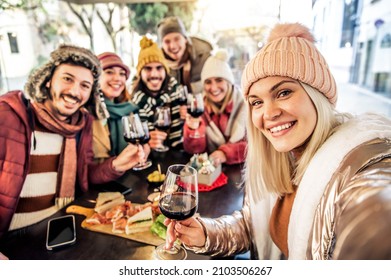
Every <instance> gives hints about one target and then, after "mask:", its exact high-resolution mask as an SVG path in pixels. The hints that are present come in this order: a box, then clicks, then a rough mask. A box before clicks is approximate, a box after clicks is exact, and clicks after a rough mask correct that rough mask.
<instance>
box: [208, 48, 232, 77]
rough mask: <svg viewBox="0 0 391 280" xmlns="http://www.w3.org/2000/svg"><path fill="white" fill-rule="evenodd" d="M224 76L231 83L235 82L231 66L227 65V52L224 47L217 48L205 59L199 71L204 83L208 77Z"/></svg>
mask: <svg viewBox="0 0 391 280" xmlns="http://www.w3.org/2000/svg"><path fill="white" fill-rule="evenodd" d="M216 77H219V78H224V79H226V80H227V81H228V82H230V83H231V84H234V83H235V79H234V75H233V74H232V70H231V67H229V65H228V52H227V51H226V50H225V49H219V50H217V51H216V53H215V54H214V55H212V56H210V57H208V59H207V60H206V61H205V64H204V67H203V68H202V71H201V81H202V84H204V82H205V80H206V79H209V78H216Z"/></svg>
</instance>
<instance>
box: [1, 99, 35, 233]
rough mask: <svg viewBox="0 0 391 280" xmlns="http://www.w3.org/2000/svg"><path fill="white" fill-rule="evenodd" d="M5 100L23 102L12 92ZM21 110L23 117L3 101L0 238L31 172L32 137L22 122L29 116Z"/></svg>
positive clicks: (22, 108)
mask: <svg viewBox="0 0 391 280" xmlns="http://www.w3.org/2000/svg"><path fill="white" fill-rule="evenodd" d="M20 94H21V93H20ZM20 94H19V95H20ZM3 97H4V98H7V99H8V100H12V101H9V102H14V104H18V103H21V102H18V100H17V97H16V95H15V94H12V93H11V94H7V95H4V96H3ZM14 106H16V105H14ZM18 108H19V110H18V111H19V112H20V114H24V115H23V116H21V115H18V114H17V113H16V111H15V110H17V109H15V108H11V107H10V106H9V104H7V102H3V100H1V101H0V127H1V129H0V237H1V236H2V235H3V234H4V233H5V232H7V231H8V227H9V225H10V222H11V219H12V216H13V214H14V212H15V209H16V206H17V203H18V200H19V196H20V192H21V190H22V186H23V183H24V180H25V177H26V173H27V170H28V167H27V166H28V162H27V156H26V155H27V153H28V151H29V143H30V138H29V137H26V135H29V133H27V131H28V126H27V125H26V122H24V121H23V117H24V118H25V119H27V114H26V109H25V108H24V107H22V105H21V104H20V105H19V107H18Z"/></svg>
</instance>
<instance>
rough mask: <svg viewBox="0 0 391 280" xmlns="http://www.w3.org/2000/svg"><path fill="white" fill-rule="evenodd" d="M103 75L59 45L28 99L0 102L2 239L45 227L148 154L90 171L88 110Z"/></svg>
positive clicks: (138, 151)
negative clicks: (78, 196) (95, 187)
mask: <svg viewBox="0 0 391 280" xmlns="http://www.w3.org/2000/svg"><path fill="white" fill-rule="evenodd" d="M100 72H101V68H100V62H99V60H98V59H97V57H96V56H95V55H94V54H93V53H92V52H91V51H89V50H87V49H84V48H81V47H77V46H72V45H61V46H60V47H59V48H57V49H56V50H54V51H53V52H52V53H51V56H50V60H49V61H48V62H47V63H46V64H45V65H43V66H42V67H41V68H39V69H37V70H36V71H35V72H33V73H32V74H31V76H30V77H29V80H28V82H27V83H26V85H25V92H24V93H23V92H22V91H19V90H16V91H11V92H8V93H7V94H5V95H3V96H1V97H0V127H1V130H0V162H1V163H2V164H1V165H0V217H1V219H0V237H1V236H2V235H4V234H5V233H6V232H7V231H11V230H18V229H20V228H24V227H26V226H29V225H31V224H34V223H37V222H39V221H42V220H43V219H46V218H47V217H49V216H51V215H52V214H54V213H55V212H57V211H58V210H59V209H61V208H62V207H64V206H65V205H67V204H68V203H70V202H71V201H73V200H74V198H75V195H76V194H77V193H78V190H81V191H87V190H88V186H89V184H101V183H105V182H109V181H112V180H114V179H116V178H118V177H119V176H121V175H122V174H123V173H124V172H125V171H126V170H128V169H130V168H132V167H133V166H134V165H136V164H137V163H138V162H140V161H143V160H144V159H145V154H147V153H149V149H146V151H144V149H143V148H138V147H137V146H135V145H129V146H128V147H127V148H125V150H124V151H123V152H122V153H121V154H120V155H118V156H117V157H113V158H109V159H107V160H106V161H105V162H103V163H101V164H95V163H93V152H92V130H91V125H92V116H91V115H90V114H89V113H88V112H87V110H86V108H85V107H86V106H88V105H93V103H94V98H95V97H96V96H97V95H98V94H99V93H98V79H99V75H100ZM0 242H1V240H0Z"/></svg>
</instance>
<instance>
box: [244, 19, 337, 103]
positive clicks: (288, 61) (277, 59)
mask: <svg viewBox="0 0 391 280" xmlns="http://www.w3.org/2000/svg"><path fill="white" fill-rule="evenodd" d="M314 43H315V39H314V37H313V36H312V34H311V32H310V31H309V29H308V28H307V27H305V26H304V25H302V24H299V23H286V24H277V25H276V26H275V27H274V28H273V29H272V30H271V32H270V35H269V38H268V41H267V44H266V45H265V46H264V47H262V49H260V50H259V51H258V52H257V54H256V55H255V56H254V57H253V58H252V59H251V60H250V61H249V63H248V64H247V65H246V67H245V69H244V71H243V75H242V90H243V94H244V97H245V98H246V97H247V95H248V92H249V90H250V87H251V85H252V84H253V83H255V82H256V81H258V80H260V79H262V78H266V77H270V76H283V77H290V78H292V79H295V80H298V81H301V82H303V83H305V84H308V85H309V86H312V87H313V88H315V89H317V90H318V91H320V92H321V93H323V94H324V95H325V96H326V97H327V98H328V100H329V102H330V103H331V104H332V105H334V106H335V103H336V102H337V87H336V84H335V80H334V77H333V75H332V74H331V72H330V69H329V67H328V65H327V62H326V60H325V59H324V57H323V56H322V54H321V53H320V52H319V51H318V49H317V48H316V46H315V45H314Z"/></svg>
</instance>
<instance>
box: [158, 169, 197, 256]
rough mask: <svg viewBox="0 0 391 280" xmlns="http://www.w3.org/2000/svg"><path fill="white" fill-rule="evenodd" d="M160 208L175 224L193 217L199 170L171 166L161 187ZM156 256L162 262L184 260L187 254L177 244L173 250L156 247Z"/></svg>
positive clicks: (162, 245) (163, 246) (160, 246)
mask: <svg viewBox="0 0 391 280" xmlns="http://www.w3.org/2000/svg"><path fill="white" fill-rule="evenodd" d="M159 208H160V211H161V212H162V214H163V215H164V216H165V217H167V218H169V219H171V220H173V221H172V222H173V223H175V221H181V220H185V219H188V218H190V217H192V216H193V215H194V213H196V211H197V208H198V179H197V170H195V169H194V168H193V167H191V166H189V165H184V164H174V165H171V166H169V167H168V170H167V173H166V178H165V180H164V183H163V185H162V186H161V191H160V198H159ZM155 256H156V257H157V258H158V259H161V260H183V259H186V256H187V253H186V250H185V249H184V248H183V247H182V246H180V245H179V244H177V243H176V242H175V243H174V245H173V247H172V248H171V249H165V243H163V244H161V245H159V246H157V247H156V250H155Z"/></svg>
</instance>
